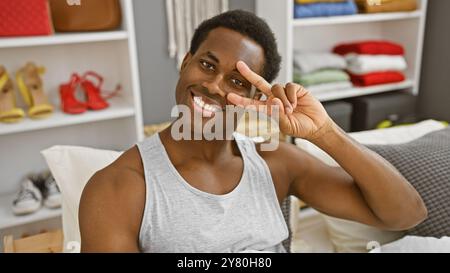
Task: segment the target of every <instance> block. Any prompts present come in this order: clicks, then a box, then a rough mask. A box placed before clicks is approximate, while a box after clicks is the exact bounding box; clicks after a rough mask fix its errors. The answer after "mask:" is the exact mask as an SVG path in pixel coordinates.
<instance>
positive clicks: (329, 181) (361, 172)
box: [291, 123, 427, 230]
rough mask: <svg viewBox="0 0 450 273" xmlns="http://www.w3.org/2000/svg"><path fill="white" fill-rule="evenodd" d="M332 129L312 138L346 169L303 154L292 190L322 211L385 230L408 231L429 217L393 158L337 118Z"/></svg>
mask: <svg viewBox="0 0 450 273" xmlns="http://www.w3.org/2000/svg"><path fill="white" fill-rule="evenodd" d="M330 128H331V129H329V130H328V131H327V132H326V133H324V134H322V135H321V136H320V137H318V138H317V139H315V140H313V141H312V142H313V143H314V144H316V145H317V146H318V147H320V148H321V149H323V150H324V151H325V152H327V153H328V154H329V155H330V156H331V157H333V158H334V159H335V160H336V161H337V162H338V163H339V164H340V166H341V167H342V168H333V167H329V166H327V165H325V164H324V163H322V162H320V161H319V160H317V159H315V158H313V157H312V156H308V155H303V156H302V158H303V159H304V160H303V164H304V165H306V166H305V167H304V168H302V169H303V170H305V173H298V176H297V178H295V180H294V182H293V183H292V185H291V193H292V194H294V195H297V196H299V197H300V198H302V199H303V200H304V201H305V202H307V203H310V204H311V205H312V206H313V207H316V208H317V209H318V210H320V211H322V212H324V213H327V214H330V215H332V216H336V217H340V218H346V219H349V220H354V221H359V222H362V223H365V224H369V225H373V226H377V227H380V228H384V229H390V230H405V229H408V228H411V227H413V226H415V225H417V224H418V223H420V222H421V221H423V220H424V219H425V218H426V216H427V210H426V207H425V205H424V203H423V201H422V199H421V197H420V196H419V194H418V193H417V191H416V190H415V189H414V188H413V187H412V186H411V185H410V184H409V183H408V181H406V179H405V178H404V177H403V176H402V175H401V174H400V173H399V172H398V171H397V170H396V169H395V168H394V167H393V166H392V165H391V164H390V163H389V162H387V161H386V160H385V159H383V158H382V157H380V156H379V155H377V154H376V153H374V152H372V151H370V150H369V149H367V148H366V147H364V146H363V145H361V144H359V143H357V142H356V141H354V140H352V139H351V138H350V137H348V136H347V135H346V134H345V133H344V132H343V131H342V130H341V129H340V128H339V127H338V126H337V125H335V124H334V123H333V124H332V125H331V126H330ZM297 162H298V161H297ZM300 163H301V162H299V164H300ZM297 169H298V168H297Z"/></svg>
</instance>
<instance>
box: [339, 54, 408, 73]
mask: <svg viewBox="0 0 450 273" xmlns="http://www.w3.org/2000/svg"><path fill="white" fill-rule="evenodd" d="M345 59H346V60H347V65H348V66H347V69H348V70H349V71H350V72H351V73H353V74H356V75H362V74H367V73H372V72H383V71H404V70H405V69H406V68H407V67H408V66H407V64H406V60H405V57H403V56H392V55H359V54H354V53H351V54H347V55H346V56H345Z"/></svg>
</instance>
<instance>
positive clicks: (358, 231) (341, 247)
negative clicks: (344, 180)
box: [295, 120, 445, 252]
mask: <svg viewBox="0 0 450 273" xmlns="http://www.w3.org/2000/svg"><path fill="white" fill-rule="evenodd" d="M444 127H445V125H444V124H442V123H441V122H438V121H435V120H426V121H422V122H419V123H417V124H414V125H408V126H399V127H393V128H386V129H380V130H370V131H363V132H357V133H350V134H349V135H350V136H351V137H352V138H353V139H355V140H356V141H358V142H360V143H363V144H398V143H405V142H408V141H411V140H414V139H417V138H419V137H421V136H423V135H425V134H428V133H430V132H433V131H437V130H440V129H443V128H444ZM295 144H296V145H297V146H298V147H299V148H301V149H303V150H305V151H307V152H308V153H310V154H312V155H314V156H315V157H317V158H319V159H320V160H322V161H323V162H324V163H326V164H328V165H330V166H339V165H338V164H337V162H336V161H335V160H334V159H333V158H331V157H330V156H329V155H328V154H327V153H325V152H324V151H322V150H321V149H320V148H318V147H317V146H315V145H314V144H312V143H311V142H308V141H306V140H303V139H296V140H295ZM322 216H323V217H324V219H325V223H326V225H327V229H328V233H329V237H330V238H329V239H330V240H331V242H332V243H333V245H334V247H335V250H336V251H337V252H367V251H368V249H367V244H368V243H369V242H371V241H376V242H378V243H380V244H385V243H388V242H392V241H394V240H396V239H398V238H400V237H402V236H403V235H404V233H403V232H394V231H383V230H379V229H376V228H374V227H370V226H367V225H363V224H360V223H356V222H352V221H347V220H343V219H337V218H334V217H330V216H326V215H324V214H323V215H322Z"/></svg>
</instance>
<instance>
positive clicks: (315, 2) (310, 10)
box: [294, 0, 358, 18]
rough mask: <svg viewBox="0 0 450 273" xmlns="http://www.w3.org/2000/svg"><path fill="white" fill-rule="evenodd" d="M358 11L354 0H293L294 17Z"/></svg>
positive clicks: (351, 13) (345, 13)
mask: <svg viewBox="0 0 450 273" xmlns="http://www.w3.org/2000/svg"><path fill="white" fill-rule="evenodd" d="M356 13H358V7H357V6H356V4H355V1H354V0H295V5H294V18H308V17H323V16H339V15H353V14H356Z"/></svg>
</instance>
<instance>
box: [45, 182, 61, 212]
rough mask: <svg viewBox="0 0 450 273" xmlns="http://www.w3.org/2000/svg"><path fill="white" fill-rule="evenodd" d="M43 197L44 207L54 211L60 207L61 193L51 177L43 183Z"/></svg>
mask: <svg viewBox="0 0 450 273" xmlns="http://www.w3.org/2000/svg"><path fill="white" fill-rule="evenodd" d="M43 195H44V205H45V206H46V207H47V208H51V209H56V208H59V207H61V192H60V191H59V188H58V185H57V184H56V181H55V179H54V178H53V176H52V175H50V176H48V178H47V179H46V180H45V182H44V189H43Z"/></svg>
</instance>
